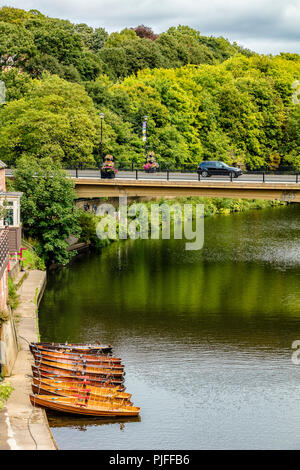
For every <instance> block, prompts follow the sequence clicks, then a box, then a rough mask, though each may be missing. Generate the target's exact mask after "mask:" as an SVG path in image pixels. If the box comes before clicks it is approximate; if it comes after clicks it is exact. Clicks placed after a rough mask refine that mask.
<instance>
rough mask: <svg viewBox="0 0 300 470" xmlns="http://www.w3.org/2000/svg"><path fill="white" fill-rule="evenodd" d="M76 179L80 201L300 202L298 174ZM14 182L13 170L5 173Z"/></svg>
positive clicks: (81, 175) (123, 174)
mask: <svg viewBox="0 0 300 470" xmlns="http://www.w3.org/2000/svg"><path fill="white" fill-rule="evenodd" d="M66 172H67V174H68V175H69V176H70V177H71V178H72V179H75V189H76V193H77V197H78V199H89V198H99V197H120V196H127V197H136V196H144V197H164V196H166V197H181V196H201V197H227V198H233V199H265V200H274V199H277V200H280V201H286V202H300V177H299V175H298V174H280V173H274V172H273V173H264V172H256V173H254V172H253V173H245V174H243V175H242V176H241V177H239V178H237V179H235V178H232V177H231V178H229V177H222V176H219V177H217V176H214V177H212V178H202V177H201V176H199V175H198V174H197V173H196V172H193V173H181V172H179V171H178V172H169V171H165V172H162V171H160V172H158V173H153V174H146V173H145V172H144V171H142V170H133V171H119V173H118V175H117V177H116V178H115V179H112V180H110V179H101V178H100V172H99V170H78V169H77V170H66ZM6 175H7V177H8V178H12V173H11V170H10V169H7V170H6Z"/></svg>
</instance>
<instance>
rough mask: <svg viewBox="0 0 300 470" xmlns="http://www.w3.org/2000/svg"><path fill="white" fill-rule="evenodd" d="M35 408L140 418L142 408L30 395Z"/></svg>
mask: <svg viewBox="0 0 300 470" xmlns="http://www.w3.org/2000/svg"><path fill="white" fill-rule="evenodd" d="M30 401H31V403H32V404H33V406H41V407H43V408H49V409H52V410H56V411H61V412H64V413H72V414H82V415H89V416H138V415H139V412H140V408H139V407H137V406H132V405H115V404H110V403H107V402H100V401H95V400H92V399H88V398H85V397H84V398H78V397H57V396H51V395H30Z"/></svg>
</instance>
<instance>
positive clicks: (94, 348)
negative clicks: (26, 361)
mask: <svg viewBox="0 0 300 470" xmlns="http://www.w3.org/2000/svg"><path fill="white" fill-rule="evenodd" d="M29 347H30V350H31V351H32V350H34V349H35V350H36V349H39V348H40V347H41V348H47V349H50V350H55V351H65V352H77V353H85V354H106V353H110V352H111V351H112V347H111V345H110V344H102V345H101V344H80V343H77V344H76V343H74V344H72V343H65V344H63V343H30V345H29Z"/></svg>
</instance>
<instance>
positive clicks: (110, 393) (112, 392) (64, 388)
mask: <svg viewBox="0 0 300 470" xmlns="http://www.w3.org/2000/svg"><path fill="white" fill-rule="evenodd" d="M32 381H33V384H32V386H34V387H35V391H34V393H36V394H37V395H44V393H41V392H40V391H39V390H42V389H43V390H45V391H47V393H45V395H47V394H49V393H48V392H50V393H51V392H53V394H54V395H64V394H65V393H67V396H68V395H69V394H72V393H73V394H80V393H86V392H89V393H90V395H91V397H92V398H93V397H96V398H100V397H104V398H113V399H115V400H121V401H123V400H125V401H128V402H129V401H130V399H131V394H130V393H124V392H121V391H120V390H119V388H118V387H113V388H110V387H100V386H99V387H95V386H93V385H87V384H82V383H80V382H78V381H73V382H68V381H64V380H59V379H46V378H43V379H41V378H37V377H33V380H32Z"/></svg>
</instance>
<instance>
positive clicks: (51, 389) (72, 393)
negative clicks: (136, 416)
mask: <svg viewBox="0 0 300 470" xmlns="http://www.w3.org/2000/svg"><path fill="white" fill-rule="evenodd" d="M31 388H32V392H33V393H34V394H36V395H54V396H60V397H77V398H78V397H81V398H89V399H91V400H95V401H101V402H107V403H112V404H117V405H120V404H124V405H132V402H131V401H130V400H129V399H128V398H118V397H117V393H113V392H108V393H106V394H105V393H101V394H94V393H92V392H91V391H90V388H78V387H70V388H69V389H68V388H60V386H59V387H57V386H51V385H47V384H44V383H39V384H34V383H33V384H32V386H31Z"/></svg>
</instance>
